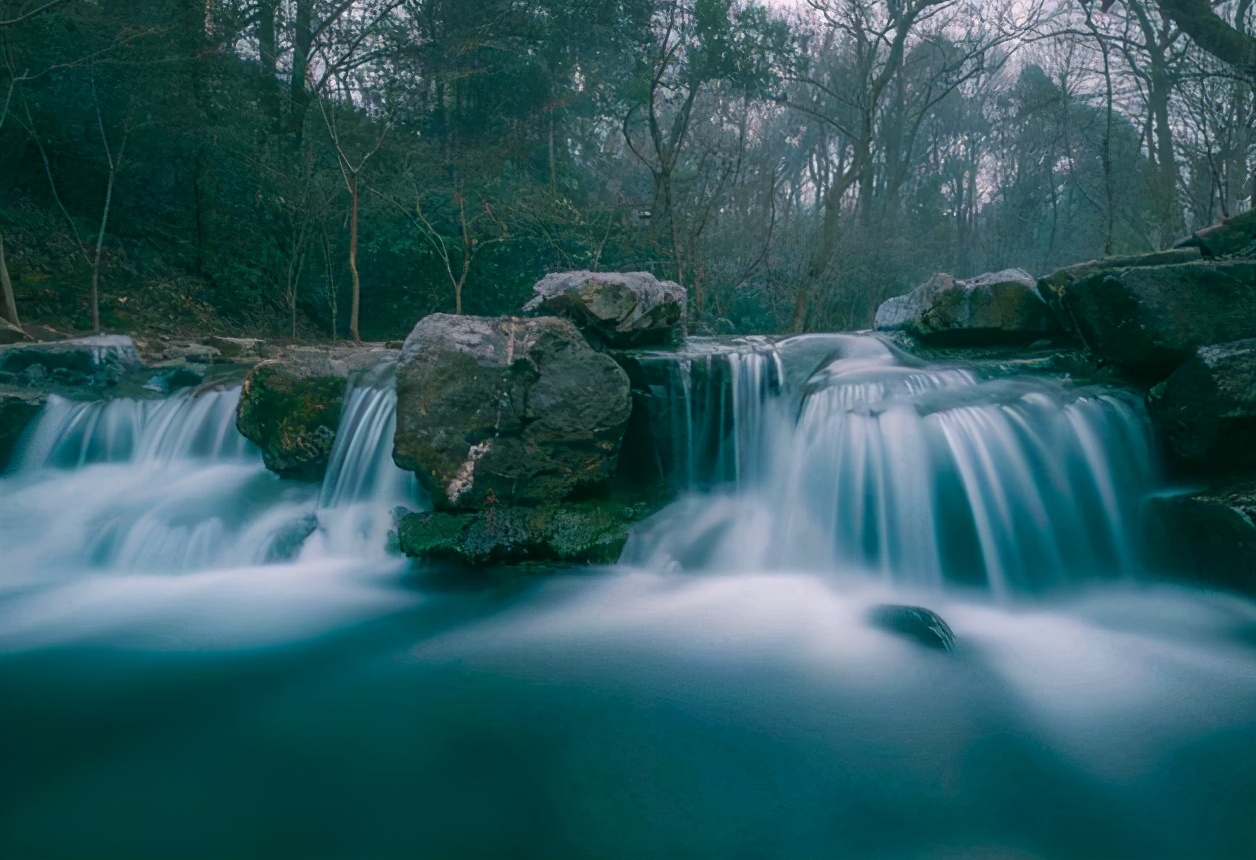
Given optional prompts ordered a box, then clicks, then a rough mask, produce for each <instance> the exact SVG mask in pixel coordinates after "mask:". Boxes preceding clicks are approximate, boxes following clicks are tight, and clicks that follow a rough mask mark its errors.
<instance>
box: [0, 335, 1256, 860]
mask: <svg viewBox="0 0 1256 860" xmlns="http://www.w3.org/2000/svg"><path fill="white" fill-rule="evenodd" d="M638 372H639V374H640V379H641V380H644V382H643V383H640V384H641V385H644V386H645V388H644V390H645V391H646V392H647V394H648V396H646V397H644V399H643V401H642V403H643V408H644V409H645V412H643V413H642V414H643V416H645V417H646V418H648V421H643V422H642V423H641V424H640V425H639V426H637V427H635V428H634V430H633V431H632V432H634V433H637V434H638V437H637V438H636V439H635V441H634V443H633V444H634V445H638V446H641V448H642V450H644V451H646V453H644V454H642V455H640V456H639V457H638V458H637V459H636V460H634V461H633V462H632V468H634V469H640V470H643V474H644V472H649V473H651V474H652V475H653V476H654V477H657V478H662V479H664V480H668V481H670V482H672V484H673V485H674V486H675V487H676V488H677V491H678V498H677V500H676V501H675V502H674V503H673V504H672V505H669V506H668V507H667V508H665V509H663V510H662V511H660V512H659V513H658V514H656V515H655V516H653V517H652V518H650V519H649V520H647V521H646V522H644V523H641V524H640V525H639V526H638V527H637V528H636V529H635V530H634V534H633V536H632V538H631V539H630V542H629V545H628V547H627V548H626V550H625V553H624V556H623V558H622V559H621V562H620V563H619V564H618V565H615V566H612V567H609V568H604V569H570V570H558V571H555V572H554V573H553V575H551V576H547V577H536V576H532V577H523V578H520V577H512V576H505V575H502V576H497V575H493V574H486V575H482V576H481V575H475V576H472V575H467V574H457V573H455V572H451V571H447V570H443V569H439V568H435V567H428V566H425V565H418V564H409V563H407V562H406V561H405V560H404V559H402V558H400V557H399V556H397V555H396V554H395V553H393V552H391V551H390V549H389V545H388V543H389V539H388V533H389V531H390V529H391V528H392V522H393V514H392V511H393V510H394V509H395V508H396V507H398V506H402V507H406V508H409V509H411V510H416V509H421V508H422V507H423V505H424V504H425V502H424V499H423V497H422V494H421V493H420V491H419V490H418V488H417V486H416V483H415V481H414V479H413V476H410V475H407V474H406V473H403V472H401V471H400V470H399V469H397V468H396V467H395V466H394V465H393V464H392V462H391V453H390V452H391V439H392V434H393V428H394V423H395V406H396V399H395V395H394V394H393V392H392V388H391V379H390V377H389V369H388V368H382V369H380V370H379V371H378V372H377V373H375V374H369V375H365V376H360V377H358V378H355V379H354V380H352V381H351V382H350V385H349V389H348V391H347V392H346V406H345V409H344V415H343V418H342V421H341V426H340V428H339V431H338V433H337V438H336V443H335V448H334V450H333V452H332V457H331V465H330V467H329V469H328V471H327V476H326V478H325V480H324V481H323V483H322V485H321V486H318V485H312V484H302V483H298V482H289V481H283V480H280V479H278V478H277V477H275V476H273V475H271V474H270V473H268V472H267V471H266V470H265V468H264V467H263V465H262V461H261V456H260V454H259V452H257V451H256V450H255V449H254V448H253V446H252V445H251V444H250V443H248V442H247V441H246V440H244V439H243V437H241V436H240V435H239V434H238V432H237V431H236V430H235V426H234V412H235V405H236V402H237V400H238V397H239V389H238V388H231V387H207V388H203V389H198V390H191V391H185V392H181V393H178V394H175V395H173V396H171V397H169V398H166V399H164V400H126V399H117V400H112V401H107V402H91V403H76V402H70V401H67V400H63V399H58V398H52V400H51V401H50V402H49V404H48V406H47V407H45V409H44V412H43V413H42V415H41V416H40V418H39V419H38V420H37V422H36V423H35V425H34V426H33V427H32V428H31V429H30V431H28V434H27V436H26V437H25V439H24V440H23V442H22V444H21V448H20V451H19V454H18V456H17V458H16V460H15V462H14V463H13V464H12V465H11V466H10V468H9V470H8V471H7V472H6V473H5V474H4V475H2V476H0V697H2V699H0V856H4V857H14V858H22V857H64V858H94V857H119V858H130V860H136V858H149V857H152V858H181V857H189V858H191V857H195V858H201V857H204V858H223V857H232V858H248V857H259V858H264V857H302V858H319V857H344V858H375V857H379V858H392V857H399V858H400V857H431V858H458V857H467V858H482V857H506V856H509V857H544V858H566V857H589V858H608V857H614V858H619V857H632V858H636V857H641V858H652V857H663V856H666V857H672V856H681V857H713V858H714V857H718V858H730V857H781V858H813V857H826V858H829V857H832V858H940V857H964V858H970V857H971V858H991V860H993V858H1000V860H1004V858H1138V860H1146V858H1231V857H1233V858H1247V857H1251V856H1253V852H1254V851H1256V816H1254V815H1253V814H1252V810H1253V809H1256V605H1253V603H1252V602H1251V601H1249V600H1247V599H1244V598H1240V597H1237V596H1232V595H1227V594H1223V593H1214V592H1207V591H1202V590H1198V589H1192V588H1187V587H1184V586H1174V585H1171V584H1167V583H1163V582H1158V581H1155V580H1153V579H1151V578H1149V577H1148V576H1147V575H1146V574H1145V573H1144V571H1143V567H1144V564H1143V562H1144V559H1143V553H1144V551H1145V548H1146V546H1147V541H1146V535H1144V534H1143V532H1142V524H1141V518H1140V508H1141V503H1142V501H1143V500H1144V499H1145V498H1146V496H1147V495H1148V494H1149V493H1151V492H1154V491H1155V490H1156V489H1157V488H1158V487H1159V485H1160V478H1159V476H1158V474H1157V470H1156V452H1155V450H1154V446H1153V444H1152V443H1151V440H1150V438H1149V434H1148V428H1147V423H1146V420H1145V417H1144V415H1143V413H1142V408H1141V405H1140V403H1139V402H1138V401H1137V400H1136V399H1134V398H1132V397H1127V396H1125V395H1123V394H1120V393H1118V392H1114V391H1112V390H1102V389H1094V388H1088V387H1086V386H1077V385H1073V384H1070V383H1067V382H1063V381H1058V380H1053V379H1049V378H1044V377H1030V376H1025V375H1018V374H1015V373H1011V372H1009V371H1008V369H1006V368H996V367H984V366H980V365H960V364H949V365H933V366H930V365H926V364H923V363H920V362H917V361H914V360H911V359H908V358H906V357H904V356H902V355H900V354H898V353H897V352H895V351H894V350H893V349H892V348H890V347H888V346H886V345H885V344H884V343H882V342H881V341H879V340H877V339H875V338H871V337H866V336H855V335H851V336H826V337H809V338H795V339H790V340H787V341H784V342H781V343H771V342H768V341H766V340H762V339H747V340H740V341H736V342H732V343H702V342H698V343H695V344H694V345H693V346H692V347H691V348H690V349H688V350H687V351H685V352H683V353H681V354H680V355H674V354H671V355H669V354H663V353H658V354H646V355H644V356H643V357H642V358H641V361H640V367H639V368H638ZM885 603H894V604H911V605H919V606H926V607H928V608H930V609H932V610H934V611H936V612H938V613H939V614H940V615H941V616H942V617H943V618H945V619H946V621H947V622H948V623H949V625H950V627H951V629H952V630H953V631H954V633H955V637H956V646H955V649H954V651H953V652H952V653H946V652H942V651H937V650H932V649H928V648H923V647H921V646H920V645H919V644H917V643H915V642H913V641H910V640H908V639H904V638H902V637H900V636H897V635H894V634H893V633H890V632H887V631H886V630H883V629H880V628H879V627H878V626H876V625H875V624H872V623H870V621H869V611H870V609H871V608H873V607H875V606H878V605H881V604H885Z"/></svg>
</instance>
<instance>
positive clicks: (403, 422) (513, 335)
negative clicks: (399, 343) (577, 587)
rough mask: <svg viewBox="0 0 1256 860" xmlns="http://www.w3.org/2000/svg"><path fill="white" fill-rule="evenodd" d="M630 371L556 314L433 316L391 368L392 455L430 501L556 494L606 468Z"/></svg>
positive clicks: (621, 422) (535, 498)
mask: <svg viewBox="0 0 1256 860" xmlns="http://www.w3.org/2000/svg"><path fill="white" fill-rule="evenodd" d="M628 414H629V396H628V377H627V376H626V375H625V374H624V372H623V370H621V369H620V367H619V365H617V364H616V363H615V361H614V360H613V359H611V358H610V357H608V356H606V355H604V354H602V353H599V352H595V351H594V350H593V349H591V348H590V347H589V345H588V344H587V343H585V341H584V339H583V338H582V337H581V336H580V333H579V332H578V331H576V329H575V328H574V327H573V326H572V324H571V323H569V322H567V321H565V320H561V319H557V318H554V317H539V318H533V319H516V318H487V317H472V316H451V315H448V314H433V315H432V316H429V317H426V318H424V319H423V320H421V321H420V322H419V324H418V325H416V326H415V327H414V331H412V332H411V333H410V336H409V337H408V338H407V339H406V343H405V346H404V347H403V349H402V353H401V360H400V363H399V365H398V371H397V434H396V439H395V445H394V448H393V459H394V460H395V461H396V463H397V465H398V466H400V467H401V468H403V469H406V470H408V471H412V472H414V473H415V474H416V475H417V476H418V478H419V480H420V482H421V483H422V484H423V485H424V486H425V488H426V489H427V490H428V491H429V493H430V494H431V497H432V501H433V504H434V505H435V506H436V507H437V508H442V509H447V510H452V509H463V510H475V509H482V508H485V507H488V506H491V505H493V504H496V503H503V504H522V505H536V504H543V503H552V502H557V501H560V500H562V499H564V498H566V497H568V496H569V495H571V494H572V493H573V492H575V491H577V490H579V489H581V488H586V487H590V486H593V485H597V484H601V483H602V482H604V481H605V480H606V478H607V477H608V476H609V475H610V474H611V472H612V471H613V470H614V467H615V462H616V458H617V456H618V454H619V447H620V442H621V440H622V437H623V433H624V426H625V425H626V424H627V421H628Z"/></svg>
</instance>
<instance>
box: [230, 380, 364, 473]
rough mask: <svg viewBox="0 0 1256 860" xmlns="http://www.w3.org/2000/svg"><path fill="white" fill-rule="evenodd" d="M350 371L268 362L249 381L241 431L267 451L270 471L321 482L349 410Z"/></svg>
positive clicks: (242, 406) (242, 398)
mask: <svg viewBox="0 0 1256 860" xmlns="http://www.w3.org/2000/svg"><path fill="white" fill-rule="evenodd" d="M346 377H347V371H346V370H345V369H344V368H343V367H340V366H337V365H335V364H333V363H332V362H330V361H328V360H326V358H323V359H322V360H320V359H318V358H316V357H305V358H302V359H300V360H292V359H290V360H283V361H264V362H262V363H261V364H259V365H257V366H256V367H254V368H253V369H252V370H251V371H249V374H248V376H246V377H245V378H244V388H243V390H242V392H241V394H240V405H239V408H238V409H237V411H236V426H237V427H238V428H239V429H240V432H241V433H242V434H244V436H245V437H247V438H248V439H250V440H252V441H253V442H254V443H256V444H257V446H258V447H259V448H261V449H262V458H263V460H264V461H265V463H266V468H268V469H270V470H271V471H272V472H277V473H278V474H280V475H283V476H285V477H290V478H302V479H307V480H317V479H319V478H321V477H322V475H323V472H324V471H325V470H326V468H327V461H328V458H329V457H330V456H331V449H332V445H333V443H334V442H335V441H336V428H337V426H338V425H339V424H340V413H341V411H342V409H343V408H344V391H345V380H346Z"/></svg>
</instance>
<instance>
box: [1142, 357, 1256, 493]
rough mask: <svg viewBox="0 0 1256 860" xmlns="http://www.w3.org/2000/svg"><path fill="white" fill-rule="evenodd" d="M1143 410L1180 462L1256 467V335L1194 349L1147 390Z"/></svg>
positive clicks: (1193, 464) (1220, 466) (1194, 464)
mask: <svg viewBox="0 0 1256 860" xmlns="http://www.w3.org/2000/svg"><path fill="white" fill-rule="evenodd" d="M1147 408H1148V412H1149V413H1150V414H1151V418H1152V421H1153V423H1154V424H1155V426H1156V430H1157V432H1158V433H1159V435H1160V438H1161V439H1162V440H1163V442H1164V444H1165V447H1166V449H1167V450H1168V451H1169V453H1170V454H1171V455H1172V456H1173V457H1174V458H1175V459H1176V460H1177V461H1178V462H1179V463H1184V464H1189V465H1192V466H1198V467H1204V468H1214V467H1215V468H1225V469H1234V468H1242V467H1256V339H1248V340H1240V341H1234V342H1232V343H1226V344H1218V345H1214V346H1204V347H1200V348H1199V349H1197V350H1195V353H1194V355H1192V356H1191V357H1190V358H1188V359H1187V360H1186V361H1184V362H1183V363H1182V364H1181V365H1180V366H1179V367H1178V368H1177V370H1175V371H1173V373H1172V375H1170V376H1169V378H1168V379H1166V380H1165V381H1164V382H1162V383H1161V384H1159V385H1157V386H1156V387H1155V388H1153V389H1152V390H1151V394H1150V396H1149V397H1148V398H1147Z"/></svg>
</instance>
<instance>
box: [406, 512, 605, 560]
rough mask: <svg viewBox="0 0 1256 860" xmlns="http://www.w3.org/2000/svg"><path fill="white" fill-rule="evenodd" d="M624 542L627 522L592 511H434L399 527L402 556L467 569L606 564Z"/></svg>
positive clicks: (409, 520)
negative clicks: (532, 563)
mask: <svg viewBox="0 0 1256 860" xmlns="http://www.w3.org/2000/svg"><path fill="white" fill-rule="evenodd" d="M627 540H628V520H627V519H626V518H625V517H624V516H622V515H617V514H616V513H615V512H614V511H613V510H607V509H603V508H600V507H598V506H596V505H546V506H542V507H512V506H504V505H503V506H496V507H492V508H489V509H487V510H484V511H479V512H477V513H463V514H454V513H446V512H442V511H436V512H432V513H424V514H408V515H406V516H404V517H402V518H401V522H400V526H399V544H400V547H401V550H402V551H403V552H405V553H406V555H409V556H413V557H418V558H430V559H441V560H445V561H453V562H457V563H459V564H463V565H467V566H469V567H482V566H485V565H490V564H517V563H519V562H524V561H557V562H569V563H582V564H612V563H614V562H615V561H617V560H618V559H619V554H620V553H621V552H622V551H623V548H624V543H625V542H626V541H627Z"/></svg>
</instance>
